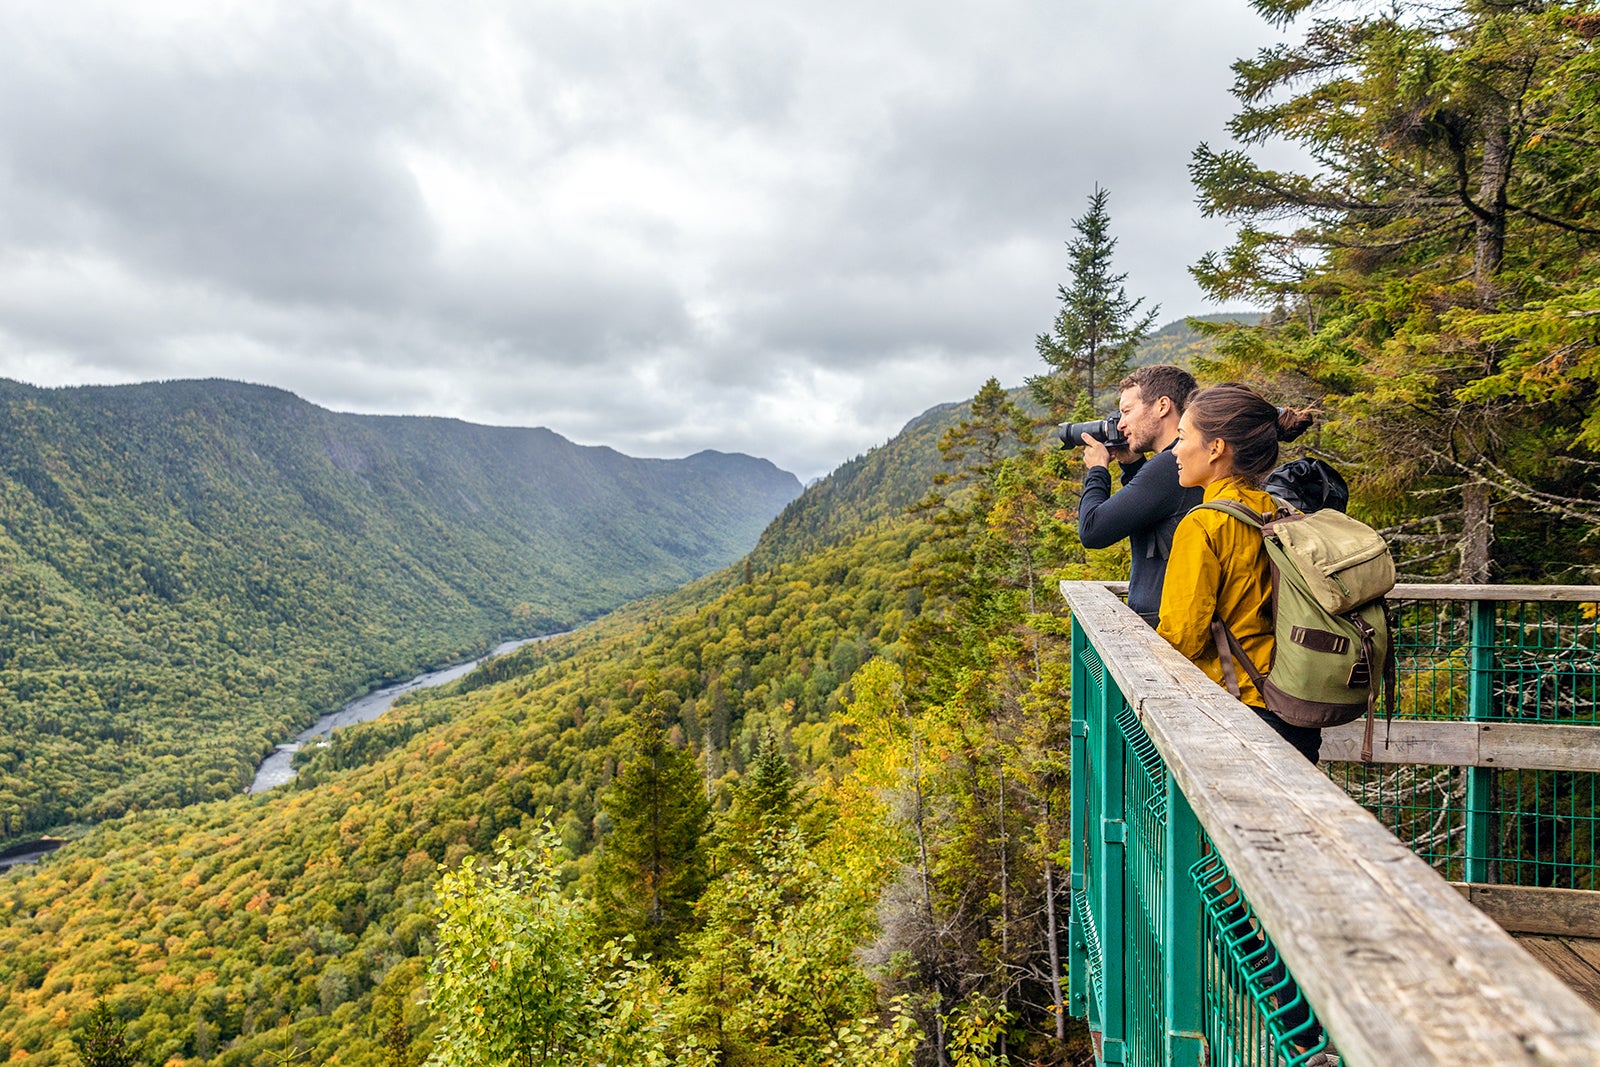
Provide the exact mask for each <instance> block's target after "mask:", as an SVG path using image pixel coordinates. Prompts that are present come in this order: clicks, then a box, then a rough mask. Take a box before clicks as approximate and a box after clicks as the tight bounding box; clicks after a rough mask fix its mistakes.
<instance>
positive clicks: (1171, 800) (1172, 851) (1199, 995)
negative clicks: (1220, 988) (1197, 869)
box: [1161, 773, 1209, 1067]
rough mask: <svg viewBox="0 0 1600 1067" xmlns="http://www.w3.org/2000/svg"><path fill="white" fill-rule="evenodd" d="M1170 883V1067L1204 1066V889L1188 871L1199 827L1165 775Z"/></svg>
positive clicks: (1166, 1008)
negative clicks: (1202, 904) (1201, 897)
mask: <svg viewBox="0 0 1600 1067" xmlns="http://www.w3.org/2000/svg"><path fill="white" fill-rule="evenodd" d="M1166 780H1167V781H1166V791H1167V841H1166V864H1165V867H1166V881H1165V883H1164V885H1163V887H1162V893H1163V896H1164V899H1163V901H1162V912H1163V915H1162V920H1163V921H1162V925H1163V926H1164V927H1165V929H1163V930H1162V932H1161V933H1162V944H1163V946H1164V949H1165V952H1164V954H1163V959H1164V961H1165V966H1166V974H1165V975H1164V976H1163V978H1164V981H1163V983H1162V984H1163V987H1164V994H1163V995H1164V997H1165V1001H1166V1003H1165V1004H1163V1005H1162V1017H1163V1018H1164V1019H1166V1030H1167V1033H1166V1062H1167V1064H1169V1065H1170V1067H1205V1064H1206V1063H1207V1062H1209V1057H1208V1056H1207V1054H1206V1040H1205V1035H1204V1026H1205V1016H1204V1012H1205V1004H1204V1000H1205V974H1204V969H1203V966H1202V962H1201V952H1202V951H1203V950H1202V948H1201V942H1202V939H1203V934H1202V930H1201V910H1200V909H1201V900H1200V890H1199V888H1198V887H1197V886H1196V885H1195V883H1194V879H1192V878H1191V877H1189V870H1190V868H1191V867H1193V866H1194V865H1195V864H1196V863H1198V862H1200V822H1199V820H1198V819H1196V818H1195V814H1194V809H1192V808H1190V807H1189V801H1188V799H1187V798H1186V797H1184V795H1183V792H1182V791H1181V790H1180V789H1179V788H1178V786H1177V783H1176V782H1174V781H1173V778H1172V775H1171V774H1170V773H1169V774H1167V775H1166Z"/></svg>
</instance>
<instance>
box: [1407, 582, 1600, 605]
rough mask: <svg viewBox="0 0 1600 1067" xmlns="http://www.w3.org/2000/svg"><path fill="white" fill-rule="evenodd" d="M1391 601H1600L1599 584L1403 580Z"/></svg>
mask: <svg viewBox="0 0 1600 1067" xmlns="http://www.w3.org/2000/svg"><path fill="white" fill-rule="evenodd" d="M1389 599H1390V600H1495V601H1508V600H1517V601H1523V600H1525V601H1530V602H1536V603H1568V604H1594V603H1600V586H1596V585H1444V584H1439V585H1435V584H1433V583H1432V582H1427V583H1420V582H1419V583H1411V582H1407V583H1403V584H1400V585H1397V586H1395V587H1394V591H1393V592H1391V593H1390V594H1389Z"/></svg>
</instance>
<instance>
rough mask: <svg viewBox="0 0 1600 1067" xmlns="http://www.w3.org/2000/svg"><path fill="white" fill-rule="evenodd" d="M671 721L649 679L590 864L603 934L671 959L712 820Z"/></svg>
mask: <svg viewBox="0 0 1600 1067" xmlns="http://www.w3.org/2000/svg"><path fill="white" fill-rule="evenodd" d="M672 719H673V716H672V714H671V710H670V708H669V706H668V701H667V700H666V696H665V694H664V693H663V691H662V689H661V686H660V683H659V681H657V680H656V679H654V678H652V679H650V680H648V681H647V682H646V683H645V686H644V695H643V698H642V699H641V700H640V701H639V703H638V704H637V705H636V706H635V708H634V722H633V726H632V728H631V729H630V731H629V734H628V738H627V745H628V755H627V756H626V757H624V759H623V761H622V764H621V766H620V767H619V768H618V770H617V776H616V778H615V779H614V780H613V781H612V783H611V786H610V788H608V789H607V790H606V793H605V796H604V798H603V799H602V801H601V805H602V807H603V809H604V811H605V813H606V815H607V816H608V817H609V818H610V820H611V831H610V832H609V833H608V834H606V836H605V839H604V840H603V841H602V842H601V844H600V850H599V858H598V860H597V862H596V865H595V904H596V909H597V914H596V925H597V927H598V929H599V930H600V932H601V934H603V935H605V936H610V937H621V936H625V935H630V934H631V935H632V936H633V938H634V941H635V945H636V946H637V949H638V951H640V952H644V953H649V954H650V955H651V956H653V957H656V958H658V959H659V958H665V957H670V956H671V955H673V953H674V952H675V951H676V948H677V942H678V938H679V937H681V936H682V935H683V934H684V933H686V932H687V931H688V930H689V929H690V928H691V926H692V925H693V921H694V903H695V901H696V900H697V899H699V896H700V892H701V890H703V889H704V888H705V883H706V862H705V856H704V854H703V852H702V848H701V843H702V838H704V836H705V835H706V832H707V830H708V829H709V825H710V819H711V805H710V803H709V802H708V801H707V800H706V795H705V789H704V784H703V782H702V781H701V777H700V771H699V768H698V767H697V766H696V765H695V761H694V756H693V755H691V754H690V753H689V751H688V750H686V749H682V748H679V747H678V746H676V745H674V744H673V743H672V742H671V740H669V738H668V731H669V730H670V729H671V726H672Z"/></svg>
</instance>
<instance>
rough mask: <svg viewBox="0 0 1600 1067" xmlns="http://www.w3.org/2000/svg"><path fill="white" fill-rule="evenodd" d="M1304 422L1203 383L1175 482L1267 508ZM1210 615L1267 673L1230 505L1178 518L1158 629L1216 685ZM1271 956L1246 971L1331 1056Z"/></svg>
mask: <svg viewBox="0 0 1600 1067" xmlns="http://www.w3.org/2000/svg"><path fill="white" fill-rule="evenodd" d="M1310 425H1311V416H1310V415H1309V414H1307V413H1305V412H1301V411H1294V410H1292V409H1288V408H1285V409H1284V410H1282V411H1281V412H1280V411H1279V410H1278V409H1277V408H1276V407H1274V406H1273V405H1272V404H1270V403H1268V402H1267V401H1266V400H1265V399H1263V398H1262V397H1261V396H1260V395H1258V394H1257V393H1255V392H1253V391H1252V390H1250V389H1248V388H1246V387H1245V386H1243V385H1239V384H1237V383H1229V384H1227V385H1218V386H1214V387H1212V388H1210V389H1202V390H1201V391H1200V392H1198V393H1196V394H1194V396H1193V397H1191V398H1190V400H1189V403H1188V406H1186V407H1185V408H1184V411H1183V418H1182V419H1181V420H1180V421H1179V423H1178V442H1177V444H1176V445H1175V446H1174V447H1173V451H1174V453H1175V454H1176V458H1177V460H1178V484H1179V485H1181V486H1183V487H1184V488H1191V487H1193V486H1200V487H1202V488H1203V489H1204V490H1205V496H1204V499H1205V500H1207V501H1210V500H1235V501H1238V502H1239V503H1241V504H1243V505H1244V506H1245V507H1247V508H1249V509H1250V510H1251V511H1254V512H1255V513H1257V514H1258V515H1264V516H1271V515H1272V514H1273V513H1274V512H1276V511H1277V505H1276V504H1275V503H1274V502H1273V500H1272V497H1270V496H1268V495H1267V494H1266V493H1265V492H1263V491H1262V490H1261V488H1260V485H1261V480H1262V479H1263V478H1265V477H1266V476H1267V474H1268V473H1269V472H1270V471H1271V470H1272V469H1273V468H1274V467H1276V466H1277V465H1278V442H1279V441H1293V440H1294V439H1295V438H1296V437H1299V436H1300V435H1301V434H1303V433H1305V431H1306V428H1307V427H1309V426H1310ZM1213 618H1220V619H1221V620H1222V621H1223V622H1225V623H1226V624H1227V625H1228V627H1229V628H1230V629H1231V630H1232V631H1233V633H1234V636H1235V637H1237V638H1238V640H1239V644H1240V645H1241V646H1242V647H1243V649H1244V652H1245V654H1246V655H1247V656H1249V657H1250V659H1251V661H1252V662H1253V663H1254V664H1255V665H1256V666H1257V667H1258V668H1260V669H1261V672H1262V673H1266V670H1267V668H1268V667H1270V666H1271V665H1272V648H1273V635H1272V576H1271V572H1270V571H1269V569H1268V566H1267V552H1266V549H1265V548H1264V547H1263V546H1262V543H1261V532H1260V531H1259V530H1257V529H1256V528H1255V527H1253V526H1250V525H1249V524H1248V523H1246V522H1244V520H1242V519H1237V518H1235V517H1233V516H1232V515H1229V514H1228V513H1227V512H1224V511H1217V510H1215V509H1213V508H1196V509H1195V510H1193V511H1191V512H1189V513H1188V514H1187V515H1185V516H1184V517H1183V521H1182V522H1180V523H1178V529H1177V531H1176V532H1175V533H1174V534H1173V537H1172V555H1171V557H1170V558H1169V559H1168V560H1167V576H1166V580H1165V582H1164V583H1163V584H1162V587H1161V622H1160V625H1158V626H1157V627H1156V630H1157V632H1158V633H1160V634H1161V636H1162V637H1165V638H1166V639H1167V640H1168V641H1170V642H1171V643H1172V646H1173V647H1174V648H1176V649H1177V650H1178V651H1179V652H1182V653H1183V654H1184V655H1185V656H1187V657H1189V659H1190V660H1192V661H1193V662H1194V663H1195V664H1196V665H1197V666H1199V668H1200V669H1201V670H1203V671H1205V672H1206V675H1207V676H1208V677H1210V678H1211V680H1212V681H1215V682H1217V683H1219V684H1220V683H1221V682H1222V680H1223V667H1222V661H1221V658H1220V657H1219V656H1218V654H1217V646H1216V643H1215V642H1214V640H1213V639H1212V636H1211V635H1212V630H1211V620H1212V619H1213ZM1234 680H1235V681H1236V682H1237V684H1238V688H1239V699H1240V700H1241V701H1243V702H1244V703H1245V704H1247V705H1249V707H1250V708H1251V710H1252V711H1254V712H1255V713H1256V714H1257V715H1259V716H1261V718H1262V719H1264V720H1265V721H1266V723H1267V725H1268V726H1271V727H1272V728H1273V729H1274V730H1276V731H1277V732H1278V734H1279V736H1281V737H1282V738H1283V739H1284V740H1285V741H1287V742H1289V744H1291V745H1293V746H1294V747H1295V749H1296V750H1298V751H1299V752H1300V753H1301V754H1302V755H1303V756H1305V757H1306V759H1308V760H1310V761H1311V762H1312V763H1315V762H1317V753H1318V750H1319V749H1320V748H1321V747H1322V731H1321V730H1313V729H1309V728H1307V727H1304V726H1294V725H1291V724H1290V723H1287V722H1284V721H1283V720H1282V719H1280V718H1278V716H1276V715H1274V714H1273V713H1272V712H1270V711H1268V710H1267V708H1266V701H1265V699H1263V698H1262V696H1261V693H1260V691H1259V690H1257V689H1256V685H1255V683H1254V682H1253V681H1252V680H1251V679H1250V676H1249V673H1248V672H1246V671H1244V670H1238V671H1236V672H1235V678H1234ZM1242 947H1243V948H1244V949H1245V950H1246V951H1247V953H1249V954H1250V955H1252V956H1254V955H1256V954H1258V953H1260V952H1261V951H1262V948H1263V944H1262V942H1261V941H1260V940H1259V938H1257V937H1252V938H1251V940H1250V941H1249V942H1248V943H1247V944H1246V945H1244V946H1242ZM1271 960H1272V962H1271V964H1270V966H1268V967H1267V968H1266V969H1265V970H1263V971H1261V972H1259V973H1258V974H1257V975H1255V976H1254V979H1253V980H1254V981H1256V982H1257V983H1258V984H1259V987H1260V988H1262V989H1265V990H1267V991H1269V992H1271V993H1272V995H1273V997H1274V999H1275V1000H1276V1001H1277V1003H1278V1004H1279V1005H1280V1007H1281V1006H1282V1005H1289V1008H1288V1010H1287V1011H1284V1012H1283V1018H1282V1019H1281V1025H1282V1027H1283V1029H1284V1032H1285V1033H1286V1034H1287V1036H1288V1038H1289V1040H1290V1042H1292V1043H1293V1044H1294V1045H1295V1047H1296V1048H1297V1049H1299V1050H1300V1051H1302V1052H1307V1051H1310V1050H1311V1049H1313V1048H1316V1049H1318V1050H1319V1051H1318V1052H1317V1053H1316V1055H1315V1056H1313V1057H1312V1058H1311V1059H1308V1060H1307V1061H1306V1063H1307V1064H1308V1065H1309V1064H1312V1063H1317V1064H1325V1063H1337V1062H1338V1061H1337V1060H1336V1059H1331V1058H1329V1057H1328V1056H1326V1055H1325V1054H1324V1052H1323V1051H1321V1049H1322V1048H1323V1046H1324V1045H1325V1044H1326V1042H1325V1040H1324V1036H1323V1032H1322V1027H1321V1025H1320V1024H1319V1023H1318V1022H1317V1021H1316V1020H1315V1019H1314V1018H1312V1016H1311V1012H1310V1010H1309V1009H1308V1007H1307V1005H1306V1003H1305V1001H1304V1000H1302V999H1301V997H1300V994H1299V987H1298V986H1297V985H1296V983H1295V981H1294V979H1293V978H1292V977H1291V976H1289V975H1288V973H1287V972H1286V971H1285V969H1284V966H1283V963H1282V962H1281V961H1280V960H1279V959H1278V958H1277V956H1276V953H1275V952H1274V954H1273V955H1272V956H1271ZM1327 1051H1328V1052H1331V1051H1332V1050H1331V1049H1328V1050H1327Z"/></svg>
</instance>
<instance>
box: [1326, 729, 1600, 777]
mask: <svg viewBox="0 0 1600 1067" xmlns="http://www.w3.org/2000/svg"><path fill="white" fill-rule="evenodd" d="M1365 726H1366V724H1365V723H1364V722H1353V723H1346V724H1345V725H1343V726H1335V727H1332V728H1330V729H1327V730H1324V731H1322V758H1323V759H1324V760H1327V761H1333V762H1337V761H1350V762H1353V761H1355V760H1357V759H1359V758H1360V754H1361V732H1362V730H1363V729H1365ZM1372 759H1373V762H1374V763H1424V764H1430V765H1433V766H1451V767H1508V768H1513V769H1517V770H1543V771H1600V726H1590V725H1582V724H1572V723H1520V722H1459V721H1457V722H1412V721H1409V720H1401V719H1397V720H1395V721H1394V722H1388V723H1386V722H1384V721H1383V720H1381V719H1380V720H1379V721H1378V723H1377V724H1376V726H1375V727H1374V729H1373V745H1372Z"/></svg>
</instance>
